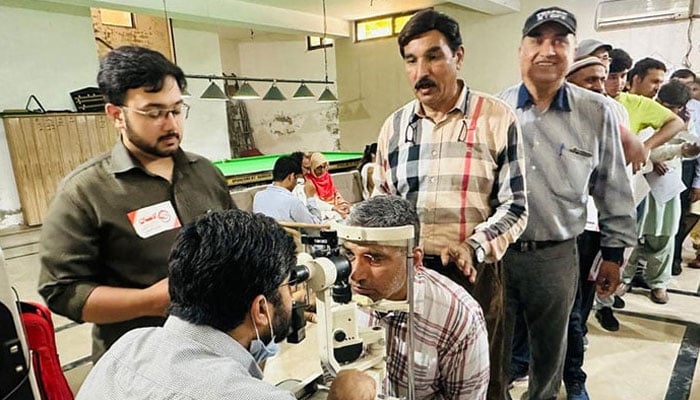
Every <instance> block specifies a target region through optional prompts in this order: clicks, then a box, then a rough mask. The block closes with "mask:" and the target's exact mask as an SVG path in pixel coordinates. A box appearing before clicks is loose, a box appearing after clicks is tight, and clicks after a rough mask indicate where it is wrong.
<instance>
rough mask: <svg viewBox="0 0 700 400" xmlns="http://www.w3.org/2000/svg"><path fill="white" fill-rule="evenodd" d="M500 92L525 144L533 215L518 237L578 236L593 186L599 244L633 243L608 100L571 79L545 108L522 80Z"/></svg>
mask: <svg viewBox="0 0 700 400" xmlns="http://www.w3.org/2000/svg"><path fill="white" fill-rule="evenodd" d="M499 97H500V98H502V99H503V100H505V101H506V103H508V104H510V105H511V107H513V109H514V110H515V113H516V114H517V116H518V120H520V126H521V128H522V132H523V142H524V144H525V164H526V170H527V201H528V204H529V212H530V216H529V220H528V223H527V228H526V229H525V232H523V234H522V236H521V239H523V240H566V239H572V238H575V237H576V236H577V235H578V234H580V233H581V232H583V229H584V225H585V223H586V201H587V198H588V193H589V192H590V194H591V195H592V196H593V199H594V200H595V205H596V207H597V208H598V211H599V224H600V232H601V235H602V239H601V246H603V247H610V248H617V249H621V248H623V247H631V246H634V245H635V244H636V242H637V241H636V235H635V215H636V213H635V207H634V201H633V199H632V189H631V185H630V180H629V177H628V176H627V173H626V172H625V159H624V154H623V152H622V144H621V142H620V133H619V121H618V118H617V116H616V115H615V113H614V111H613V109H612V107H610V105H609V101H608V100H606V99H605V97H603V96H601V95H600V94H597V93H593V92H591V91H588V90H585V89H581V88H579V87H577V86H574V85H571V84H569V83H564V84H563V85H562V87H561V88H560V90H559V92H558V93H557V95H556V96H555V98H554V100H553V101H552V104H551V105H550V107H549V109H547V110H546V111H539V110H538V109H537V107H535V105H534V104H533V102H532V97H531V95H530V93H529V92H528V91H527V89H526V88H525V86H524V85H517V86H514V87H511V88H509V89H507V90H505V91H504V92H503V93H501V94H500V95H499ZM604 256H605V255H604Z"/></svg>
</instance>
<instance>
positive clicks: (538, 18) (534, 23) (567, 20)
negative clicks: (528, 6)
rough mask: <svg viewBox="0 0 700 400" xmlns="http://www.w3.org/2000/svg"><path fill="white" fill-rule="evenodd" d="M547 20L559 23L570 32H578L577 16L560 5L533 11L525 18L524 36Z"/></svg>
mask: <svg viewBox="0 0 700 400" xmlns="http://www.w3.org/2000/svg"><path fill="white" fill-rule="evenodd" d="M547 22H554V23H557V24H559V25H561V26H563V27H564V28H566V30H567V31H568V32H569V33H572V34H574V35H575V34H576V17H575V16H574V14H572V13H570V12H568V11H566V10H565V9H563V8H559V7H545V8H540V9H538V10H536V11H535V12H533V13H532V14H531V15H530V16H529V17H527V19H526V20H525V25H524V26H523V37H525V36H528V35H529V34H530V33H531V32H532V31H533V30H535V28H537V27H538V26H540V25H542V24H545V23H547Z"/></svg>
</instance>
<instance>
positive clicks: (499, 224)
mask: <svg viewBox="0 0 700 400" xmlns="http://www.w3.org/2000/svg"><path fill="white" fill-rule="evenodd" d="M460 84H461V85H462V91H461V93H460V96H459V99H458V100H457V103H456V104H455V106H454V107H453V109H452V110H451V111H450V112H449V113H448V114H447V115H446V116H445V119H444V120H442V121H439V122H437V123H436V122H434V121H432V120H431V119H430V118H427V117H425V115H423V112H422V107H421V105H420V103H419V102H418V101H417V100H414V101H411V102H410V103H408V104H406V105H405V106H403V107H402V108H401V109H399V110H398V111H396V112H394V113H393V114H392V115H391V116H389V118H387V120H386V122H385V123H384V126H383V127H382V130H381V132H380V134H379V139H378V140H377V163H378V164H379V165H380V167H379V168H377V170H376V172H375V179H377V185H376V186H375V194H397V195H400V196H402V197H405V198H406V199H408V200H409V201H411V202H412V203H413V204H414V206H415V207H416V211H418V216H419V218H420V222H421V231H420V243H421V245H422V246H423V248H424V249H425V251H426V254H439V253H440V251H441V250H442V249H443V248H444V247H445V246H447V245H448V244H449V243H454V242H458V243H463V242H465V241H466V240H468V239H473V240H475V241H477V242H479V244H480V245H481V246H482V247H483V248H484V251H485V253H486V255H487V261H489V262H494V261H497V260H499V259H500V258H501V257H502V256H503V254H504V253H505V251H506V249H507V248H508V245H509V244H510V243H512V242H514V241H515V240H516V239H517V238H518V236H519V235H520V233H521V232H522V231H523V230H524V229H525V224H526V222H527V201H526V195H525V177H524V174H523V173H524V161H523V149H522V137H521V133H520V127H519V125H518V121H517V118H516V116H515V113H514V112H513V111H512V110H511V109H510V108H509V107H508V106H507V105H506V104H505V103H504V102H502V101H500V100H498V99H496V98H495V97H492V96H489V95H486V94H482V93H477V92H471V91H470V90H469V89H468V88H467V87H466V85H465V84H464V82H462V81H460Z"/></svg>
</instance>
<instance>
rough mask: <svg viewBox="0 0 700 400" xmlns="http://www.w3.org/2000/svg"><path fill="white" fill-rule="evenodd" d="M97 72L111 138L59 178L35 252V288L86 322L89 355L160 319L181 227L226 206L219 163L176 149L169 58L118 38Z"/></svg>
mask: <svg viewBox="0 0 700 400" xmlns="http://www.w3.org/2000/svg"><path fill="white" fill-rule="evenodd" d="M97 81H98V84H99V87H100V90H101V91H102V93H103V95H104V97H105V100H106V102H107V104H106V105H105V111H106V113H107V115H108V116H109V117H110V118H111V119H112V120H113V121H114V127H115V128H116V129H117V131H118V132H119V133H120V140H119V141H118V142H117V143H116V144H115V146H114V148H113V149H112V151H111V153H108V154H104V155H101V156H99V157H96V158H94V159H92V160H90V161H88V162H87V163H85V164H83V165H81V166H80V167H78V168H77V169H76V170H75V171H73V172H72V173H71V174H69V175H68V176H67V177H66V178H65V179H64V180H63V181H62V183H61V185H60V187H59V188H58V190H57V192H56V195H55V197H54V198H53V200H52V202H51V205H50V207H49V211H48V214H47V217H46V219H45V220H44V226H43V228H42V231H41V240H40V251H39V254H40V259H41V265H42V269H41V276H40V278H39V293H40V294H41V295H42V296H43V297H44V299H45V300H46V303H47V304H48V306H49V308H51V310H52V311H53V312H55V313H57V314H61V315H64V316H66V317H68V318H70V319H72V320H74V321H77V322H92V323H94V324H95V326H94V327H93V348H92V357H93V361H97V359H99V357H100V356H101V355H102V354H103V353H104V352H105V351H106V349H108V348H109V347H110V346H111V345H112V344H113V343H114V342H115V341H116V340H117V339H119V337H120V336H122V335H123V334H124V333H126V332H127V331H129V330H131V329H134V328H138V327H144V326H155V325H162V323H163V321H164V315H165V311H166V309H167V307H168V305H169V303H170V297H169V295H168V280H167V274H168V265H167V260H168V253H169V251H170V247H171V246H172V244H173V242H174V240H175V236H176V235H177V233H178V231H179V230H180V226H182V225H184V224H187V223H189V222H191V221H193V220H194V219H195V218H196V217H197V216H199V215H201V214H204V213H206V212H207V211H208V210H224V209H228V208H231V207H234V204H233V201H232V200H231V197H230V195H229V193H228V188H227V187H226V183H225V182H224V179H223V176H222V174H221V173H220V172H219V171H218V169H216V168H215V167H214V166H213V165H212V164H211V162H210V161H209V160H207V159H205V158H203V157H201V156H198V155H196V154H192V153H187V152H185V151H183V150H182V149H181V148H180V142H181V140H182V135H183V128H184V121H185V119H186V118H187V113H188V111H189V106H188V105H187V104H185V103H184V102H183V100H182V90H183V89H184V88H185V86H186V81H185V76H184V73H183V72H182V70H181V69H180V68H179V67H178V66H176V65H175V64H173V63H171V62H170V61H168V60H167V59H166V58H165V57H163V55H162V54H160V53H158V52H155V51H152V50H149V49H145V48H141V47H129V46H126V47H120V48H118V49H115V50H113V51H111V52H110V53H109V54H107V55H106V56H105V58H104V59H103V60H102V61H101V63H100V70H99V73H98V75H97Z"/></svg>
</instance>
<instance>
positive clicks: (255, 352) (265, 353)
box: [248, 299, 280, 364]
mask: <svg viewBox="0 0 700 400" xmlns="http://www.w3.org/2000/svg"><path fill="white" fill-rule="evenodd" d="M263 301H264V302H265V311H266V312H267V320H268V322H269V324H270V335H271V336H272V339H270V343H268V344H265V343H264V342H263V341H262V340H260V333H259V332H258V326H257V324H256V323H255V320H253V327H255V335H256V336H257V339H253V340H252V341H251V342H250V349H248V351H249V352H250V354H251V355H252V356H253V358H254V359H255V362H257V363H258V364H260V363H261V362H263V361H265V360H267V359H268V358H270V357H274V356H276V355H277V354H278V353H279V352H280V347H279V346H278V345H277V343H275V331H274V330H273V329H272V318H271V317H270V309H269V308H268V307H267V300H265V299H263Z"/></svg>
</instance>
